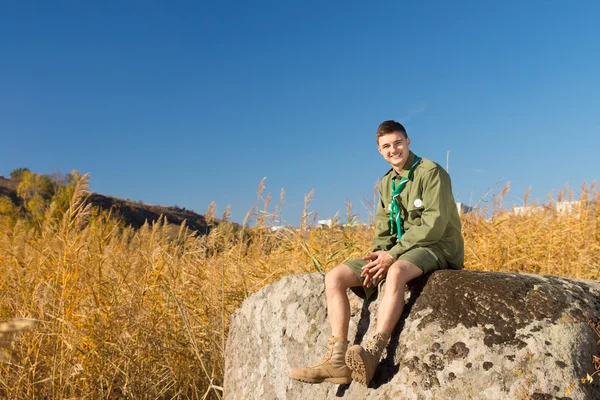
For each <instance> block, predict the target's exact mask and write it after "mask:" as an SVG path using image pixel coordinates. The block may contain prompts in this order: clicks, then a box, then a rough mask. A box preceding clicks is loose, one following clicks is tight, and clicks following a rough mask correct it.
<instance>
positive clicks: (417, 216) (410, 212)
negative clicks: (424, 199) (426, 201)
mask: <svg viewBox="0 0 600 400" xmlns="http://www.w3.org/2000/svg"><path fill="white" fill-rule="evenodd" d="M424 209H425V207H423V206H420V207H415V206H414V205H412V204H411V205H410V207H408V208H407V209H406V214H407V217H408V218H407V220H406V222H408V223H409V224H410V225H417V226H418V225H421V216H422V215H423V210H424Z"/></svg>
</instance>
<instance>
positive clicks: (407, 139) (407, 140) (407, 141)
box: [406, 136, 410, 146]
mask: <svg viewBox="0 0 600 400" xmlns="http://www.w3.org/2000/svg"><path fill="white" fill-rule="evenodd" d="M406 145H407V146H410V138H409V137H408V136H407V137H406Z"/></svg>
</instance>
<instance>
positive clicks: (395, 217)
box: [390, 154, 421, 240]
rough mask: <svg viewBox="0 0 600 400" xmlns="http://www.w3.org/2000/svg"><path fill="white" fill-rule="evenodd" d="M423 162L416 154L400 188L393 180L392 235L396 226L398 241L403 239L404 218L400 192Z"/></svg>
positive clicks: (391, 205) (391, 204)
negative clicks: (401, 216)
mask: <svg viewBox="0 0 600 400" xmlns="http://www.w3.org/2000/svg"><path fill="white" fill-rule="evenodd" d="M419 161H421V157H419V156H417V155H416V154H415V160H414V163H413V165H412V166H411V167H410V170H409V171H408V178H402V179H401V180H400V183H399V184H398V187H396V180H395V179H392V202H391V203H390V234H391V235H393V234H394V226H395V227H396V232H398V240H400V238H401V237H402V218H400V202H399V200H398V198H399V197H400V192H402V189H404V186H406V182H408V181H409V180H410V179H411V178H412V175H413V172H414V170H415V167H416V166H417V164H418V163H419Z"/></svg>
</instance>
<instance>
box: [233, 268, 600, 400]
mask: <svg viewBox="0 0 600 400" xmlns="http://www.w3.org/2000/svg"><path fill="white" fill-rule="evenodd" d="M409 289H410V291H409V293H407V306H406V308H405V310H404V314H403V315H402V318H401V320H400V322H399V324H398V326H397V329H396V331H395V333H394V334H393V335H392V338H391V342H390V345H389V346H388V349H387V352H386V353H384V360H383V361H382V363H381V364H380V365H379V367H378V369H377V372H376V375H375V378H374V380H373V381H372V382H371V384H370V386H369V387H368V388H367V387H364V386H361V385H359V384H358V383H356V382H353V383H352V384H350V385H335V384H330V383H324V384H306V383H301V382H296V381H294V380H292V379H290V378H289V375H288V374H289V372H290V369H291V368H292V367H294V366H308V365H312V364H314V363H316V362H318V361H319V360H320V358H321V357H322V355H323V351H324V349H325V348H326V346H327V337H328V336H329V335H330V330H329V325H328V322H327V311H326V307H325V293H324V275H322V274H317V273H315V274H305V275H295V276H288V277H286V278H283V279H281V280H280V281H278V282H276V283H274V284H272V285H269V286H267V287H265V288H263V289H262V290H260V291H259V292H257V293H256V294H254V295H253V296H251V297H249V298H248V299H246V301H245V302H244V304H243V305H242V307H240V309H239V310H237V311H236V312H235V313H234V314H233V316H232V321H231V329H230V332H229V339H228V341H227V349H226V359H225V398H226V399H232V400H237V399H333V398H337V397H344V398H348V399H397V398H402V399H494V400H495V399H556V398H571V399H600V384H599V383H598V382H599V381H600V377H598V376H597V375H596V376H595V379H594V382H592V383H585V384H582V383H581V382H580V378H582V377H586V375H587V374H590V375H592V373H593V372H594V367H593V364H592V357H593V355H599V354H600V346H599V345H598V343H597V341H598V337H597V335H596V333H595V332H594V330H593V329H592V327H591V326H590V325H589V323H588V321H589V320H590V319H591V320H594V321H598V320H599V319H600V283H599V282H597V281H583V280H573V279H563V278H557V277H551V276H538V275H528V274H509V273H491V272H475V271H438V272H435V273H433V274H432V275H430V276H427V277H423V278H420V279H418V280H416V281H415V282H414V283H412V284H411V285H410V287H409ZM350 304H351V310H352V311H351V313H352V317H351V321H350V337H349V340H350V343H351V344H352V343H361V342H363V341H364V340H363V339H366V338H367V337H369V336H370V335H371V334H372V333H373V331H374V327H375V319H376V313H375V312H374V310H376V307H377V302H376V301H365V302H363V301H362V300H361V299H360V298H358V297H357V296H355V295H354V294H352V293H350ZM571 384H572V385H571Z"/></svg>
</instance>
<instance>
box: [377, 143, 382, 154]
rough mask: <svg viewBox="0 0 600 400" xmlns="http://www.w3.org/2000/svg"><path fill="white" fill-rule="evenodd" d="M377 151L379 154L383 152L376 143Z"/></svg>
mask: <svg viewBox="0 0 600 400" xmlns="http://www.w3.org/2000/svg"><path fill="white" fill-rule="evenodd" d="M377 151H378V152H379V154H381V155H383V153H382V152H381V146H380V145H377Z"/></svg>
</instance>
